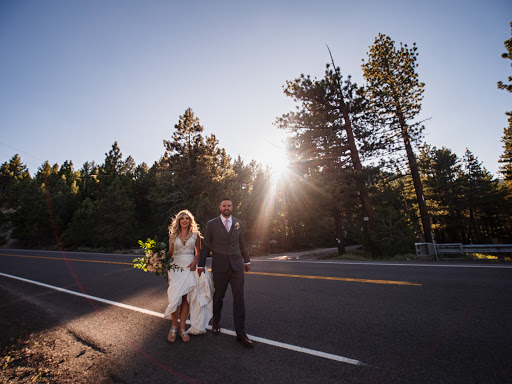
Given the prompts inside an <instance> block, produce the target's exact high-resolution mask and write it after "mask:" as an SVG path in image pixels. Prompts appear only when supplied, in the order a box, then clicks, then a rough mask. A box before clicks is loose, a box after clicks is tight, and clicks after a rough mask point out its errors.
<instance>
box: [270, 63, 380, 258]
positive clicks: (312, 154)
mask: <svg viewBox="0 0 512 384" xmlns="http://www.w3.org/2000/svg"><path fill="white" fill-rule="evenodd" d="M340 72H341V71H340V69H339V68H335V69H330V65H327V70H326V72H325V77H324V78H323V79H321V80H317V79H311V77H310V76H305V75H301V76H300V78H298V79H295V80H294V81H287V83H286V87H284V92H285V94H286V95H287V96H289V97H292V98H293V99H294V100H295V101H296V102H297V103H299V105H298V106H297V112H290V113H287V114H284V115H283V116H282V117H281V118H279V119H278V120H277V123H276V124H277V126H278V127H279V128H281V129H285V130H289V131H290V132H291V133H293V136H292V137H291V138H290V140H291V142H292V145H291V147H290V149H291V153H292V158H293V161H294V162H295V163H296V168H297V169H296V170H297V171H298V172H299V174H301V175H304V177H306V178H307V179H308V180H309V182H312V183H318V185H321V187H320V188H321V189H322V190H324V191H325V192H326V193H325V194H324V196H323V198H322V199H321V200H320V201H325V203H324V205H325V208H326V211H327V212H329V215H333V217H334V219H335V222H336V228H337V232H338V233H337V238H338V239H339V240H342V239H343V229H342V225H341V215H342V214H343V211H346V209H345V208H344V207H341V206H340V202H341V201H343V203H344V204H345V205H346V206H351V207H353V206H354V205H356V206H357V204H354V202H351V203H350V202H348V201H347V200H346V199H343V200H342V199H341V198H340V197H342V196H343V195H345V196H344V197H345V198H346V197H348V196H351V197H353V196H354V194H353V193H352V192H347V193H345V192H343V190H348V189H351V187H349V186H350V185H351V184H355V185H356V186H357V193H358V194H359V198H360V200H361V203H362V209H361V210H360V212H361V213H360V214H359V215H358V216H360V217H361V216H362V217H363V218H364V219H362V218H361V219H360V222H361V223H363V224H366V221H368V227H367V229H368V230H369V234H370V236H369V242H370V248H371V251H372V254H373V255H374V256H375V257H378V256H380V251H379V249H378V247H377V246H376V244H375V243H374V241H373V237H374V233H375V222H374V218H373V209H372V207H371V203H370V198H369V195H368V191H367V187H366V183H365V175H364V172H363V167H362V165H361V160H360V155H359V151H358V148H357V146H358V145H360V146H364V145H366V143H365V142H364V141H363V140H361V138H364V137H365V133H366V131H365V126H364V125H363V124H359V122H360V116H361V114H362V112H363V111H364V109H365V108H364V99H363V98H362V97H361V93H362V91H361V89H360V88H359V87H358V86H357V84H355V83H353V82H352V81H351V78H350V77H348V79H347V80H346V81H345V82H344V83H342V77H341V73H340ZM348 170H350V171H348ZM349 179H351V180H350V182H347V181H348V180H349ZM347 188H348V189H347ZM356 196H357V195H356ZM326 199H327V200H326ZM327 206H329V207H328V208H327ZM340 251H341V252H343V248H342V247H340Z"/></svg>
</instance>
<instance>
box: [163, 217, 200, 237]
mask: <svg viewBox="0 0 512 384" xmlns="http://www.w3.org/2000/svg"><path fill="white" fill-rule="evenodd" d="M185 215H187V216H188V217H189V218H190V225H189V227H188V235H187V239H188V238H189V237H190V236H191V235H192V234H193V233H196V232H197V234H198V235H199V236H201V232H199V225H198V224H197V223H196V219H195V218H194V215H193V214H192V213H191V212H190V211H189V210H188V209H184V210H183V211H179V212H178V213H177V214H176V216H174V219H172V223H171V225H169V240H170V241H171V243H174V240H176V237H178V236H179V235H180V232H181V229H180V219H181V218H182V217H183V216H185Z"/></svg>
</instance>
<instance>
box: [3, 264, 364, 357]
mask: <svg viewBox="0 0 512 384" xmlns="http://www.w3.org/2000/svg"><path fill="white" fill-rule="evenodd" d="M0 276H4V277H8V278H10V279H15V280H20V281H23V282H25V283H30V284H35V285H39V286H41V287H45V288H49V289H54V290H56V291H59V292H63V293H68V294H70V295H75V296H80V297H84V298H86V299H90V300H95V301H99V302H101V303H105V304H110V305H114V306H116V307H121V308H124V309H129V310H132V311H135V312H140V313H144V314H146V315H151V316H155V317H159V318H163V317H164V314H163V313H159V312H155V311H150V310H149V309H144V308H139V307H134V306H133V305H128V304H123V303H118V302H117V301H112V300H107V299H103V298H101V297H96V296H91V295H86V294H85V293H80V292H76V291H70V290H69V289H64V288H60V287H56V286H55V285H50V284H45V283H41V282H39V281H34V280H29V279H25V278H23V277H18V276H13V275H8V274H6V273H2V272H0ZM187 323H189V321H187ZM208 329H211V326H208ZM221 332H222V333H224V334H226V335H230V336H236V333H235V332H234V331H232V330H230V329H225V328H221ZM248 336H250V338H251V339H252V340H254V341H257V342H259V343H263V344H268V345H272V346H274V347H278V348H283V349H288V350H290V351H294V352H300V353H305V354H308V355H312V356H317V357H322V358H324V359H329V360H334V361H339V362H342V363H347V364H352V365H366V364H364V363H362V362H361V361H359V360H354V359H350V358H348V357H343V356H339V355H333V354H331V353H326V352H321V351H315V350H314V349H309V348H303V347H298V346H296V345H292V344H286V343H281V342H279V341H274V340H269V339H265V338H262V337H257V336H253V335H248Z"/></svg>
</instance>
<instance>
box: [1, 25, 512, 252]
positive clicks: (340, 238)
mask: <svg viewBox="0 0 512 384" xmlns="http://www.w3.org/2000/svg"><path fill="white" fill-rule="evenodd" d="M511 28H512V23H511ZM505 49H506V50H507V52H506V53H504V54H503V56H502V57H503V58H504V59H506V60H510V59H512V39H509V40H507V41H506V42H505ZM417 59H418V48H417V47H416V45H414V44H413V45H412V46H407V45H406V44H396V43H395V42H394V41H393V40H392V39H391V38H390V37H388V36H386V35H383V34H379V35H378V36H377V37H376V39H375V42H374V44H373V45H372V46H371V47H370V48H369V51H368V54H367V57H366V58H365V59H364V60H363V64H362V71H363V76H364V79H365V85H364V86H359V85H357V84H356V83H354V82H353V81H352V78H351V77H350V76H349V75H345V74H343V73H342V71H341V69H340V68H339V67H337V66H336V65H335V63H334V61H331V62H330V63H328V64H327V65H326V69H325V74H324V77H322V78H312V77H311V76H309V75H306V74H302V75H300V76H298V77H297V78H296V79H290V80H284V85H283V91H284V94H285V95H286V96H287V97H289V98H291V99H292V100H293V101H294V103H295V105H296V109H295V110H294V111H290V112H287V113H283V115H282V116H281V117H279V118H278V119H277V120H276V121H275V126H276V129H282V130H284V131H286V132H287V140H286V149H287V158H288V168H287V170H286V172H283V173H282V174H280V175H279V176H278V177H276V176H277V175H276V174H275V173H273V170H272V169H270V168H268V167H266V166H263V165H262V164H259V163H257V162H255V161H251V162H246V161H244V160H242V159H241V158H240V157H238V158H233V157H231V156H230V154H228V153H227V152H226V150H225V149H224V148H223V147H222V143H220V142H219V140H218V139H217V138H216V136H215V135H214V134H211V135H209V136H208V135H206V134H205V133H204V127H203V126H202V125H201V121H200V116H196V114H195V113H194V111H193V110H192V109H190V108H188V109H187V110H185V111H184V113H183V115H181V116H179V117H178V118H177V122H176V124H175V125H174V127H173V128H171V129H170V130H169V136H168V137H167V138H163V142H162V144H163V145H162V148H161V156H160V158H159V159H158V160H157V161H155V162H154V164H152V165H148V164H145V163H141V164H136V163H135V161H134V159H133V158H132V157H131V156H130V155H129V154H123V153H122V149H121V148H120V147H119V145H118V143H117V142H114V143H113V144H112V147H111V148H105V150H106V153H105V158H104V159H103V160H101V162H96V161H93V160H91V161H90V162H86V163H85V164H83V165H82V166H81V167H80V168H77V167H75V165H74V164H73V162H72V160H68V161H65V162H64V163H63V164H50V163H49V162H48V161H46V162H44V163H43V164H41V166H40V167H39V168H38V169H37V171H36V172H35V174H34V175H31V174H30V173H29V171H28V168H27V166H26V165H25V164H24V162H23V159H22V158H21V157H20V156H19V155H18V154H14V156H12V158H11V159H10V160H9V161H6V162H5V163H3V164H2V165H1V167H0V207H1V210H0V246H2V245H3V246H7V245H9V246H16V247H28V248H52V247H59V248H61V249H72V250H91V249H92V250H94V249H96V250H109V251H113V250H122V249H134V248H137V246H138V245H137V244H138V240H139V239H142V240H145V239H146V238H155V237H156V238H158V239H161V240H162V241H166V240H167V236H168V235H167V227H168V225H169V223H170V220H171V219H172V218H173V216H174V215H175V214H176V213H177V212H178V211H180V210H182V209H188V210H190V211H191V212H192V213H193V214H194V216H195V218H196V220H197V222H198V223H199V226H200V229H204V228H205V227H206V223H207V221H208V220H209V219H211V218H213V217H215V216H216V215H218V214H219V211H218V205H219V203H220V200H221V199H222V198H224V197H226V196H229V197H230V198H231V200H232V201H233V204H234V212H233V214H234V215H235V216H236V217H238V218H240V219H241V220H242V221H243V222H244V223H245V225H244V228H245V235H246V237H247V239H248V242H249V244H250V247H251V253H252V254H253V255H258V254H260V255H261V254H265V253H268V252H280V251H294V250H304V249H310V248H314V247H338V249H339V252H340V253H342V252H344V249H345V247H347V246H349V245H356V244H362V245H363V247H364V248H365V249H366V250H367V252H368V253H369V254H371V255H372V256H373V257H375V258H389V257H393V256H395V255H399V254H411V253H414V243H417V242H432V241H436V242H438V243H464V244H489V243H504V244H506V243H508V244H511V243H512V215H511V214H510V213H511V212H512V170H511V169H512V168H511V167H512V111H508V112H507V111H504V113H507V115H508V116H509V120H508V123H509V126H508V127H506V128H504V130H503V137H502V142H503V149H504V151H503V154H502V155H501V157H500V164H501V167H500V174H499V177H496V176H494V175H493V174H491V173H490V172H489V171H487V170H486V168H485V167H484V166H483V164H482V163H481V162H480V161H479V160H478V158H477V157H476V156H475V155H474V153H473V152H472V151H471V150H470V149H469V148H468V149H466V152H465V153H464V155H463V156H462V157H459V156H457V155H456V154H455V153H454V152H452V150H450V149H449V148H446V147H441V148H437V147H435V146H432V145H430V144H428V143H426V142H425V140H424V135H423V133H424V131H425V129H426V128H425V121H419V120H418V115H419V112H420V111H421V106H422V105H421V103H422V98H423V92H424V88H425V84H424V83H422V82H421V81H420V76H419V74H418V70H417V67H418V61H417ZM497 86H498V88H500V89H503V90H505V91H508V92H512V78H511V77H509V78H508V82H507V81H506V82H501V81H500V82H498V84H497ZM446 129H449V127H446ZM255 134H257V133H255Z"/></svg>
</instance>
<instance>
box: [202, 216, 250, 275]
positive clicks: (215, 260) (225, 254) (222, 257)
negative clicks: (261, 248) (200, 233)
mask: <svg viewBox="0 0 512 384" xmlns="http://www.w3.org/2000/svg"><path fill="white" fill-rule="evenodd" d="M210 252H211V254H212V272H213V273H217V272H219V273H220V272H226V271H227V270H228V269H229V266H230V265H231V267H232V268H233V270H235V271H240V270H243V268H244V262H245V263H248V262H250V258H249V254H248V252H247V243H246V242H245V238H244V235H243V234H242V222H241V221H240V220H238V219H236V218H234V217H232V224H231V229H230V231H229V232H228V231H227V230H226V227H225V226H224V224H223V223H222V221H221V219H220V217H219V216H217V217H216V218H214V219H212V220H210V221H209V222H208V224H207V225H206V234H205V237H204V240H203V244H202V249H201V255H200V258H199V262H198V264H197V265H198V266H199V267H204V265H205V263H206V257H207V256H208V255H209V254H210Z"/></svg>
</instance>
